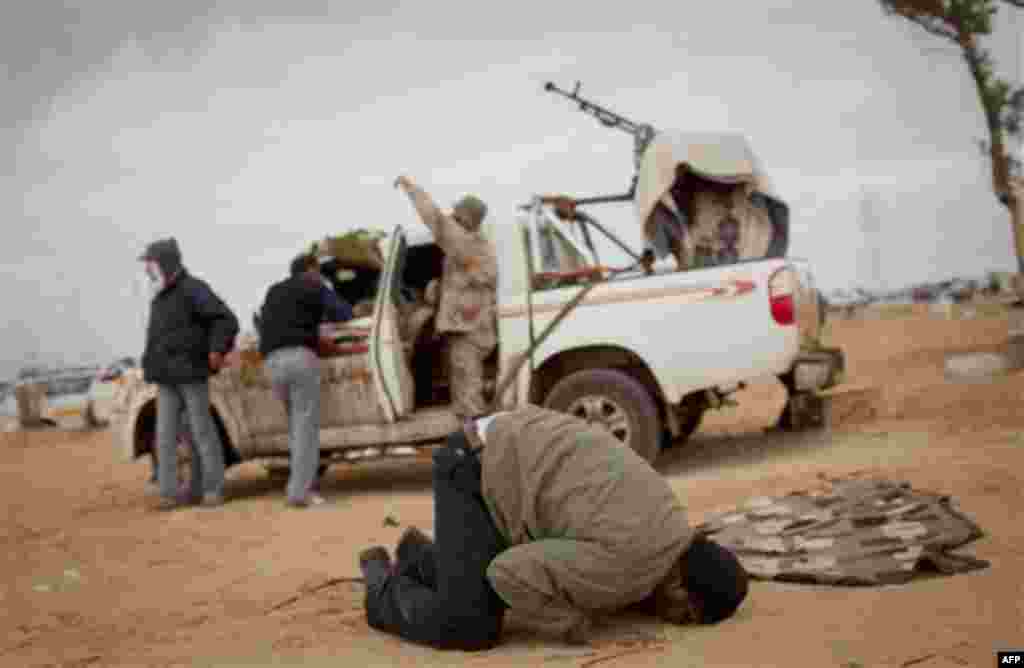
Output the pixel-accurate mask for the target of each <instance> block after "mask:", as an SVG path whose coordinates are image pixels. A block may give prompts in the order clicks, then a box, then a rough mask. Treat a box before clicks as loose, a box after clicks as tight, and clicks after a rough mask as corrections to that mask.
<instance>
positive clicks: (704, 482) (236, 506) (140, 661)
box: [0, 313, 1024, 668]
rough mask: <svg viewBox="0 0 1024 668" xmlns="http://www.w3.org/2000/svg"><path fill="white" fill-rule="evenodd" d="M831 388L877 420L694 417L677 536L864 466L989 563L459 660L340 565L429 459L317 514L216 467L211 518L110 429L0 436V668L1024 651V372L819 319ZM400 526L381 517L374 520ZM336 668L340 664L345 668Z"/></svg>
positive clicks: (957, 342)
mask: <svg viewBox="0 0 1024 668" xmlns="http://www.w3.org/2000/svg"><path fill="white" fill-rule="evenodd" d="M832 330H833V336H832V340H833V342H835V343H838V344H839V345H841V346H843V347H844V348H845V349H846V350H847V354H848V355H849V357H850V377H851V378H850V379H851V381H855V382H858V383H877V384H879V385H882V386H883V395H884V402H883V412H882V413H881V414H880V415H879V418H878V419H877V420H876V421H874V422H871V423H869V424H861V425H856V426H850V427H848V428H844V429H841V430H840V431H838V432H836V433H832V434H824V433H805V434H797V435H781V434H764V433H762V429H763V428H764V427H766V426H768V425H769V424H770V423H771V422H772V421H773V419H774V417H775V416H776V415H777V413H778V411H779V410H780V409H781V405H782V403H781V402H782V391H781V388H780V387H778V386H777V385H776V384H775V383H773V382H764V383H755V384H753V385H752V386H751V387H750V388H748V389H747V390H745V391H744V392H742V393H741V395H739V396H738V399H739V401H740V402H741V406H740V407H739V408H736V409H729V410H728V411H727V412H723V413H721V414H717V415H714V416H711V417H709V418H708V419H707V420H706V422H705V425H704V428H703V429H702V431H701V433H700V434H699V435H698V436H697V437H696V438H695V439H694V440H693V441H691V442H690V443H688V444H686V445H684V446H681V447H679V448H676V449H674V450H672V451H670V452H668V453H666V455H665V456H664V458H663V460H662V462H661V463H660V468H661V469H662V471H663V472H664V473H665V475H666V476H667V477H668V478H669V479H670V480H671V481H672V484H673V486H674V487H675V488H676V489H677V490H678V492H679V493H680V495H681V496H682V498H684V499H685V500H686V502H687V504H688V505H689V506H690V508H691V510H692V513H693V519H694V521H695V522H697V521H700V519H701V518H702V517H704V516H705V515H707V514H708V513H709V512H710V511H713V510H715V509H724V508H726V507H731V506H734V505H736V504H738V503H740V502H742V501H743V500H744V499H746V498H748V497H750V496H755V495H762V494H769V495H770V494H778V493H784V492H787V491H790V490H793V489H797V488H801V487H807V486H810V485H813V484H814V483H815V482H816V480H817V476H818V475H819V474H826V475H838V474H843V473H850V472H854V471H868V472H876V473H880V474H884V475H886V476H889V477H892V478H896V479H900V480H908V481H910V482H911V483H913V484H914V486H915V487H923V488H930V489H933V490H940V491H943V492H946V493H949V494H952V495H953V496H954V497H955V498H956V499H957V500H958V501H959V503H960V506H961V508H962V509H963V510H964V511H965V512H967V513H968V514H969V515H971V516H972V517H973V518H974V519H975V520H977V521H978V522H979V523H980V524H981V525H982V527H983V528H984V529H985V530H986V531H987V532H988V536H987V537H985V538H983V539H982V540H980V541H978V542H977V543H975V544H974V545H972V546H970V547H969V548H967V551H968V552H969V553H971V554H974V555H976V556H978V557H981V558H984V559H988V560H990V561H991V562H992V566H991V568H989V569H987V570H984V571H980V572H977V573H972V574H969V575H960V576H955V577H944V578H935V579H929V580H922V581H919V582H915V583H912V584H910V585H906V586H901V587H887V588H877V589H839V588H824V587H821V588H819V587H808V586H797V585H782V584H770V583H755V585H754V587H753V590H752V594H751V597H750V599H749V602H748V603H747V604H745V606H744V608H743V609H742V610H741V612H740V613H739V614H738V615H737V617H736V618H734V619H733V620H730V621H729V622H727V623H725V624H722V625H720V626H717V627H711V628H676V627H669V626H663V625H660V624H657V623H654V622H650V621H647V620H638V619H624V618H616V619H614V620H612V621H613V622H614V623H613V624H610V625H609V626H608V627H607V628H604V629H603V630H602V631H601V633H600V635H599V637H598V638H597V640H596V641H595V643H594V646H593V647H591V648H587V649H583V650H580V649H571V648H568V647H566V646H563V645H561V644H560V643H558V642H554V641H549V640H545V639H543V638H537V637H533V636H530V635H528V634H525V633H524V632H522V631H520V630H517V629H516V627H515V624H514V620H513V623H512V625H511V628H510V630H509V634H508V638H507V642H506V644H505V645H503V646H502V647H500V648H499V649H497V650H495V651H492V652H488V653H485V654H480V655H466V654H460V653H454V654H452V653H438V652H433V651H431V650H428V649H423V648H419V647H414V646H410V645H407V644H404V643H401V642H399V641H397V640H394V639H392V638H388V637H385V636H381V635H379V634H377V633H375V632H374V631H372V630H370V629H369V628H368V627H367V626H366V624H365V622H364V620H363V617H362V614H361V612H360V604H361V597H362V586H361V585H360V584H358V583H350V582H346V581H344V578H350V577H354V576H356V575H358V573H357V570H358V569H357V568H356V563H355V554H356V553H357V552H358V550H360V549H361V548H363V547H365V546H368V545H371V544H374V543H377V542H382V543H384V544H387V545H389V546H392V545H393V544H394V542H395V540H396V539H397V538H398V535H399V534H400V532H401V530H402V527H404V526H405V525H407V524H419V525H421V526H424V527H426V528H429V527H430V524H431V521H432V518H431V512H432V509H431V504H430V497H429V491H428V490H429V469H428V466H427V464H426V462H407V463H402V464H386V465H385V464H378V465H363V466H361V467H352V468H348V469H346V468H335V469H332V470H331V472H330V473H328V475H327V478H326V480H325V483H324V492H325V494H326V496H327V497H328V499H329V501H330V503H329V504H328V505H327V506H324V507H321V508H316V509H312V510H308V511H294V510H286V509H285V508H284V507H283V498H282V493H281V490H280V489H278V488H277V486H276V485H274V484H271V483H269V482H268V481H267V480H266V478H265V476H264V475H263V474H262V472H261V471H260V470H259V468H258V467H256V466H254V465H245V466H243V467H241V468H239V469H237V470H235V471H233V472H232V473H231V474H230V480H229V483H228V493H229V495H230V503H229V504H228V505H227V506H226V507H224V508H223V509H218V510H212V511H211V510H200V509H194V510H184V511H179V512H175V513H170V514H162V513H156V512H154V511H152V510H150V509H149V508H150V504H151V502H150V501H149V500H148V499H147V498H145V496H144V494H143V481H144V480H145V478H146V475H147V471H148V469H147V464H146V463H144V462H139V463H135V464H125V463H122V462H118V461H116V460H115V457H114V449H113V445H112V443H111V441H110V438H111V436H110V434H109V433H105V432H94V433H89V432H79V431H62V432H50V433H33V434H24V433H5V434H0V495H2V496H3V505H4V506H5V507H6V508H7V509H8V511H7V519H6V521H5V522H4V523H3V525H2V539H3V541H4V544H5V548H4V550H3V556H2V559H3V571H2V578H0V584H2V597H3V600H2V601H0V643H2V644H0V665H3V666H18V667H21V666H46V665H49V666H106V665H161V666H170V665H185V666H191V665H258V666H263V665H282V664H283V665H300V664H301V665H307V666H337V665H358V664H360V663H361V662H365V664H366V665H396V664H399V663H406V664H410V665H411V663H412V662H413V661H415V662H418V663H422V664H426V665H452V664H460V665H461V664H478V665H490V666H501V665H519V664H537V663H541V662H549V661H551V662H555V663H558V664H560V665H574V666H589V665H594V664H595V663H596V665H598V666H602V667H604V666H612V665H633V666H640V665H644V666H646V665H651V666H653V665H662V664H664V665H673V666H688V665H695V666H696V665H730V666H754V665H759V666H768V665H770V666H797V667H799V666H807V667H811V666H814V667H815V668H817V667H818V666H823V665H824V666H847V667H850V668H852V667H854V666H873V665H892V666H909V665H914V666H919V667H921V668H939V667H941V666H966V665H970V666H990V665H993V662H994V651H995V650H996V649H1006V648H1010V647H1017V648H1024V577H1022V576H1021V573H1024V529H1022V528H1021V523H1020V521H1019V515H1020V513H1022V512H1024V433H1022V427H1024V410H1022V409H1024V374H1015V375H1013V376H1009V377H1003V378H999V379H996V380H993V381H992V382H990V383H986V384H952V383H949V382H946V381H945V380H944V379H943V377H942V362H943V359H944V356H945V354H946V353H947V352H951V351H959V350H991V349H993V348H994V347H996V346H997V344H998V343H1000V342H1001V341H1003V340H1005V337H1006V331H1007V324H1006V320H1005V318H999V317H990V318H984V319H979V320H973V321H961V322H957V321H946V320H941V319H937V318H935V317H932V316H927V315H924V314H922V313H918V314H917V315H916V316H915V317H912V318H899V319H880V318H866V319H856V320H839V321H837V322H835V323H834V324H832ZM389 515H390V516H392V517H393V518H395V519H397V520H398V522H399V523H400V525H401V526H399V527H392V526H385V524H384V519H385V517H387V516H389ZM341 660H343V663H342V661H341Z"/></svg>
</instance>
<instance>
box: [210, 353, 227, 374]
mask: <svg viewBox="0 0 1024 668" xmlns="http://www.w3.org/2000/svg"><path fill="white" fill-rule="evenodd" d="M209 363H210V369H211V370H212V371H213V372H214V373H217V372H218V371H220V370H221V369H222V368H223V367H224V353H210V357H209Z"/></svg>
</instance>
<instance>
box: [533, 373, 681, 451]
mask: <svg viewBox="0 0 1024 668" xmlns="http://www.w3.org/2000/svg"><path fill="white" fill-rule="evenodd" d="M544 406H545V407H546V408H550V409H551V410H556V411H559V412H562V413H567V414H569V415H574V416H575V417H578V418H581V419H583V420H586V421H587V422H589V423H590V424H597V425H600V426H602V427H604V428H605V429H607V430H608V431H609V432H610V433H611V434H612V435H613V436H615V437H616V438H617V439H618V440H619V441H621V442H622V443H624V444H626V445H628V446H629V447H630V448H631V449H632V450H633V452H635V453H637V454H638V455H640V456H641V457H643V458H644V459H645V460H646V461H647V463H649V464H651V465H653V464H654V462H655V460H656V459H657V458H658V453H659V451H660V450H661V421H660V420H659V419H658V408H657V406H656V405H655V404H654V399H653V398H652V397H651V395H650V393H649V392H648V391H647V389H646V388H644V386H643V385H641V384H640V383H638V382H637V381H636V380H634V379H633V378H631V377H630V376H628V375H626V374H625V373H622V372H621V371H616V370H614V369H585V370H583V371H577V372H576V373H573V374H570V375H568V376H566V377H565V378H563V379H562V380H560V381H558V383H557V384H556V385H555V386H554V387H553V388H552V389H551V392H549V393H548V396H547V397H546V398H545V400H544Z"/></svg>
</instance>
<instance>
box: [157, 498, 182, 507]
mask: <svg viewBox="0 0 1024 668" xmlns="http://www.w3.org/2000/svg"><path fill="white" fill-rule="evenodd" d="M180 505H181V504H180V503H179V502H178V500H177V499H172V498H171V497H169V496H161V497H160V500H159V501H157V502H156V509H157V510H174V509H175V508H178V507H179V506H180Z"/></svg>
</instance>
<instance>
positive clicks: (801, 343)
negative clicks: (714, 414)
mask: <svg viewBox="0 0 1024 668" xmlns="http://www.w3.org/2000/svg"><path fill="white" fill-rule="evenodd" d="M492 220H493V216H492ZM578 227H579V226H578V225H576V224H575V223H574V224H567V223H565V222H563V221H561V220H559V219H558V217H557V216H556V215H555V212H554V210H553V209H552V208H550V207H549V206H547V205H545V204H544V203H543V200H542V199H541V198H536V199H535V200H534V201H533V203H532V204H530V205H529V206H526V207H522V208H521V209H520V210H519V211H518V213H517V215H516V218H515V219H514V220H513V221H507V220H506V221H498V222H496V223H494V222H490V223H486V232H485V233H486V234H488V235H489V236H490V237H491V238H492V240H493V241H494V242H495V244H496V247H497V249H498V252H499V276H500V278H499V294H498V304H499V345H498V349H497V351H496V352H495V354H494V355H492V357H491V359H490V360H489V361H488V364H487V365H486V372H487V376H488V382H487V392H488V393H490V395H491V397H490V398H492V399H493V393H494V391H495V386H496V381H497V379H498V378H499V377H502V376H504V375H505V372H506V370H508V369H510V368H511V367H512V366H513V365H514V363H515V361H516V360H517V359H521V357H522V356H523V354H524V353H526V352H527V351H528V350H529V349H530V347H531V341H534V340H535V338H536V336H537V335H538V333H539V332H540V331H541V330H543V329H544V328H545V326H546V324H548V323H549V322H550V321H551V320H552V319H553V318H555V317H556V315H557V314H558V312H559V311H560V310H561V308H562V306H563V305H564V304H565V303H567V302H568V301H570V300H571V299H572V298H573V296H574V295H575V294H577V292H578V291H579V290H580V289H581V288H580V285H582V284H583V282H584V281H590V280H593V279H594V278H595V277H597V281H598V282H597V284H596V285H595V286H594V287H593V288H592V289H591V291H590V292H589V293H588V294H587V295H586V297H585V298H584V299H583V301H582V302H581V303H580V304H579V305H578V306H577V307H576V308H575V309H574V310H573V311H572V312H571V313H569V314H568V315H567V317H565V318H564V320H563V321H562V322H561V323H560V324H559V325H558V326H557V327H555V328H554V329H553V330H552V331H551V333H550V335H549V336H548V337H547V338H546V339H545V340H544V341H543V342H542V343H541V344H540V345H539V346H537V347H536V348H535V349H534V350H533V351H532V354H530V355H529V358H530V361H529V363H526V364H523V365H522V366H521V367H520V370H519V372H518V374H517V377H516V379H515V381H514V382H512V383H510V384H508V385H507V390H506V391H505V392H504V393H503V396H502V397H501V400H500V405H501V407H503V408H513V407H515V406H521V405H524V404H527V403H531V404H539V405H546V406H548V407H551V408H554V409H556V410H561V411H566V412H569V413H573V414H576V415H579V416H580V417H583V418H585V419H587V420H589V421H591V422H596V423H600V424H602V425H604V426H605V427H606V428H607V429H608V430H609V431H611V432H612V433H613V434H614V435H615V436H617V437H618V438H619V439H621V440H622V441H623V442H624V443H625V444H628V446H629V447H631V448H633V449H634V450H635V451H636V452H638V453H639V454H641V455H642V456H643V457H645V458H646V459H647V460H648V461H651V462H653V461H654V460H655V458H656V457H657V455H658V453H659V451H660V449H661V448H662V447H664V446H666V445H667V444H670V443H672V442H673V441H674V442H676V443H678V442H679V441H680V440H681V439H684V438H686V437H688V436H689V435H690V434H692V433H693V432H694V431H695V430H696V429H697V427H698V425H699V423H700V420H701V416H702V415H703V413H704V411H705V410H707V409H708V408H709V407H714V406H716V405H717V404H718V402H720V400H721V399H722V398H724V397H725V396H726V395H727V394H729V393H730V392H732V391H734V390H736V389H738V388H739V387H740V386H741V385H742V384H743V382H744V381H747V380H751V379H754V378H759V377H764V376H767V375H775V376H778V377H779V378H780V379H782V380H783V382H784V384H786V386H787V387H788V389H789V390H790V392H791V394H792V395H793V396H794V397H797V398H798V397H800V396H802V395H805V394H808V393H813V392H814V391H816V390H819V389H822V388H824V387H827V386H829V385H831V384H833V383H834V382H836V378H837V376H838V374H839V373H841V371H842V367H843V360H842V354H841V353H839V352H838V351H829V350H823V349H820V348H818V349H816V348H814V347H813V346H808V342H813V341H815V340H817V337H818V334H819V328H820V326H821V323H822V313H821V312H820V309H819V299H818V294H817V291H816V290H814V288H813V284H812V283H811V280H810V274H809V272H808V271H807V270H806V267H805V266H803V264H802V263H799V262H796V261H793V260H790V259H785V258H781V257H775V258H768V259H754V260H748V261H742V260H741V261H739V262H736V263H733V264H728V265H723V266H715V267H709V268H704V269H694V270H689V271H676V270H674V268H668V269H666V270H659V271H655V272H654V273H646V272H645V271H643V270H642V269H640V268H636V269H632V270H626V271H622V272H612V271H609V270H606V269H605V268H603V267H601V266H600V265H599V264H598V263H597V258H596V257H595V252H594V250H595V249H596V246H594V245H593V244H592V243H583V242H581V241H580V235H579V229H578ZM609 236H610V235H609ZM610 238H611V237H610ZM591 241H592V239H591ZM382 254H383V256H384V257H385V258H386V261H385V263H384V267H383V270H382V271H380V272H379V273H377V274H376V275H375V276H370V277H363V276H357V277H356V279H355V281H354V282H353V283H351V284H350V285H349V287H351V286H353V285H356V284H358V283H359V282H360V281H362V280H363V279H364V278H365V279H366V280H367V281H369V282H368V283H367V284H368V285H374V287H373V288H371V289H370V290H369V292H368V294H375V297H374V298H375V306H374V309H373V314H372V315H371V316H370V317H367V318H362V319H360V320H354V321H350V322H348V323H345V324H344V325H342V326H337V327H335V328H334V329H333V331H334V332H335V334H336V335H337V337H338V340H342V341H347V342H348V343H349V349H348V350H347V354H343V355H339V356H336V357H331V358H325V359H323V360H322V365H323V373H322V378H323V381H322V392H323V397H322V401H321V406H322V408H321V436H320V448H321V453H322V462H323V464H325V465H326V464H329V463H331V462H332V461H335V460H343V461H345V460H347V461H351V460H353V459H357V458H360V457H371V456H383V457H386V456H400V455H409V454H416V453H417V451H419V450H420V449H422V448H429V447H432V446H435V445H437V444H438V443H440V442H441V441H442V440H443V439H444V437H445V436H447V435H448V434H449V433H450V432H451V431H453V430H455V429H457V428H458V427H459V426H460V425H459V423H458V421H457V419H456V418H455V416H454V414H453V413H452V412H451V410H450V404H449V398H448V393H447V378H446V374H445V372H444V369H446V367H447V365H446V364H445V363H444V361H443V359H442V356H443V355H444V349H443V347H442V346H439V345H437V342H436V341H432V340H431V337H430V336H426V337H422V336H421V337H417V339H416V340H408V337H407V338H406V339H403V327H402V323H401V322H400V317H401V316H400V314H403V313H406V312H407V309H406V306H407V304H408V303H409V300H411V299H414V298H417V297H418V295H420V294H422V292H423V291H424V290H425V289H426V287H427V284H428V283H429V281H430V280H432V279H434V278H437V277H438V276H439V274H440V266H441V265H440V258H441V252H440V250H439V248H438V247H437V245H436V244H435V243H434V241H433V239H432V238H431V237H430V236H429V233H428V232H427V231H426V230H425V228H423V227H422V226H421V225H420V224H419V222H418V221H416V222H414V223H413V227H412V229H411V230H409V231H407V230H406V229H404V228H403V227H402V226H398V227H396V228H394V230H393V231H392V232H391V234H390V237H389V238H388V239H387V240H386V241H385V242H382ZM354 273H355V274H359V272H358V271H357V272H354ZM346 289H348V288H346ZM343 294H344V293H343ZM239 348H240V349H239V350H238V351H236V353H235V354H233V355H232V356H230V361H229V364H228V366H227V367H226V368H225V369H223V370H222V371H221V372H220V373H219V374H218V375H216V376H215V377H214V378H213V379H212V380H211V394H210V396H211V404H212V406H211V410H212V411H213V414H214V417H215V421H216V423H217V425H218V427H219V428H220V431H221V436H222V438H223V441H224V443H225V448H226V449H227V452H226V453H225V455H226V461H228V462H229V463H235V462H238V461H242V460H251V459H266V460H278V461H280V460H282V459H285V458H287V456H288V428H287V418H286V415H285V411H284V407H283V405H282V404H281V402H280V401H279V400H277V399H276V398H274V397H273V396H272V394H271V389H270V383H269V379H268V377H267V375H266V374H265V373H264V371H263V368H262V364H261V361H260V359H259V355H258V353H257V352H256V351H255V342H254V341H251V340H250V341H243V343H242V345H240V346H239ZM131 373H132V378H131V379H129V380H127V381H126V383H125V384H124V389H123V391H122V393H121V394H120V399H119V402H118V405H117V406H116V407H115V409H114V416H113V419H112V424H113V428H114V429H115V430H116V431H115V433H116V434H117V441H118V444H119V446H118V447H119V449H120V452H121V453H122V455H123V457H124V458H126V459H133V458H136V457H139V456H141V455H143V454H145V453H147V452H150V451H151V449H152V448H153V442H154V430H155V424H156V401H155V397H156V388H155V387H154V386H152V385H150V384H146V383H145V382H143V381H142V379H141V376H140V375H139V374H138V373H137V372H134V371H133V372H131ZM794 405H795V404H794ZM184 450H187V448H185V449H184ZM183 454H185V453H184V452H183Z"/></svg>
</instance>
